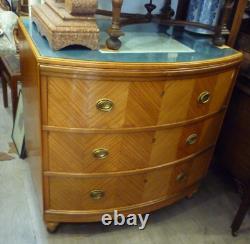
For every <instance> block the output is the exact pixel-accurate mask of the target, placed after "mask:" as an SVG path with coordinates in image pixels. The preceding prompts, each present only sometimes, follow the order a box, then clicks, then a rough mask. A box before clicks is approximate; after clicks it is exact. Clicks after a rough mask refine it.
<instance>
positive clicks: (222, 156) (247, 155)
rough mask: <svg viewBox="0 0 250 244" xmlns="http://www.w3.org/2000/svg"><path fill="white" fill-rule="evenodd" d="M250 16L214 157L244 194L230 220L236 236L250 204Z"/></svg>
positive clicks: (241, 36) (240, 42)
mask: <svg viewBox="0 0 250 244" xmlns="http://www.w3.org/2000/svg"><path fill="white" fill-rule="evenodd" d="M249 43H250V18H249V19H244V21H243V23H242V26H241V32H240V34H239V36H238V40H237V45H236V46H237V48H238V49H240V50H241V51H242V52H243V54H244V61H243V64H242V66H241V71H240V75H239V77H238V82H237V85H236V89H235V90H234V93H233V95H232V100H231V103H230V105H229V108H228V113H227V116H226V118H225V123H224V126H223V129H222V133H221V136H220V139H219V143H218V145H217V150H216V158H217V161H218V163H220V164H221V165H222V166H223V167H224V168H225V169H227V171H229V172H230V174H231V175H232V176H233V177H234V178H235V179H236V181H237V183H238V185H240V188H241V192H242V193H243V196H242V202H241V205H240V207H239V210H238V212H237V214H236V216H235V218H234V221H233V223H232V226H231V227H232V234H233V235H234V236H235V235H236V234H237V231H238V230H239V228H240V226H241V223H242V221H243V219H244V217H245V215H246V213H247V211H248V209H249V207H250V45H249Z"/></svg>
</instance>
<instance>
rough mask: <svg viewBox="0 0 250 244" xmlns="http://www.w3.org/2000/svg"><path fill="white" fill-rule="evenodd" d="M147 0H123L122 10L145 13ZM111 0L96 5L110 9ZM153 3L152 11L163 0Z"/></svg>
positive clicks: (34, 0)
mask: <svg viewBox="0 0 250 244" xmlns="http://www.w3.org/2000/svg"><path fill="white" fill-rule="evenodd" d="M177 1H178V0H172V8H174V9H176V5H177ZM41 2H44V0H29V4H30V5H32V4H37V3H41ZM148 2H149V0H134V1H131V0H123V8H122V11H124V12H130V13H145V12H146V9H145V7H144V4H145V3H148ZM111 3H112V0H98V7H99V8H102V9H107V10H111V6H112V4H111ZM153 3H154V4H155V5H156V6H157V9H156V10H155V12H154V13H156V12H159V10H160V9H161V7H162V6H163V3H164V0H153Z"/></svg>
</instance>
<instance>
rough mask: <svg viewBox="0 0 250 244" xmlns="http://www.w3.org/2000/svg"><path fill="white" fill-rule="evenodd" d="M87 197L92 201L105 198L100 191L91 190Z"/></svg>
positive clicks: (103, 193)
mask: <svg viewBox="0 0 250 244" xmlns="http://www.w3.org/2000/svg"><path fill="white" fill-rule="evenodd" d="M89 195H90V197H91V198H92V199H94V200H99V199H101V198H103V197H104V196H105V192H104V191H102V190H93V191H91V192H90V194H89Z"/></svg>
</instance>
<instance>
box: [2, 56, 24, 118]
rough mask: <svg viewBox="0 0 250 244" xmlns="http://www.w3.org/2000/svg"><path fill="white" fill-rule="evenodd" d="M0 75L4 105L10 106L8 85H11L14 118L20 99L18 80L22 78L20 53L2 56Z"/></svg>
mask: <svg viewBox="0 0 250 244" xmlns="http://www.w3.org/2000/svg"><path fill="white" fill-rule="evenodd" d="M0 76H1V81H2V87H3V102H4V107H8V92H7V85H9V87H10V90H11V100H12V109H13V110H12V111H13V118H15V114H16V108H17V101H18V93H17V82H18V81H19V80H20V79H21V73H20V60H19V56H18V55H8V56H3V57H0Z"/></svg>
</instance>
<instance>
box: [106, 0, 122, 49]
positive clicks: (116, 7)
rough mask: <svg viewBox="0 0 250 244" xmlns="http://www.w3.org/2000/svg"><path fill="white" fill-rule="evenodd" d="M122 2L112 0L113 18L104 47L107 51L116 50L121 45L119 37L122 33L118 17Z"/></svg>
mask: <svg viewBox="0 0 250 244" xmlns="http://www.w3.org/2000/svg"><path fill="white" fill-rule="evenodd" d="M122 4H123V0H112V6H113V18H112V26H111V27H110V28H109V29H108V34H109V36H110V37H109V38H108V39H107V41H106V45H107V47H108V48H109V49H112V50H118V49H119V48H120V47H121V45H122V43H121V41H120V40H119V37H121V36H123V35H124V33H123V32H122V31H121V27H120V17H121V16H120V15H121V9H122Z"/></svg>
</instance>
